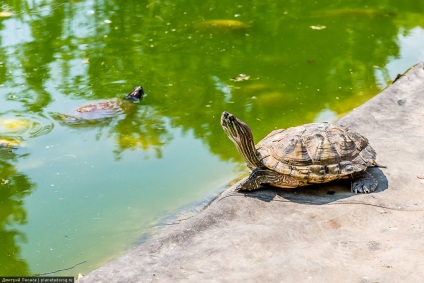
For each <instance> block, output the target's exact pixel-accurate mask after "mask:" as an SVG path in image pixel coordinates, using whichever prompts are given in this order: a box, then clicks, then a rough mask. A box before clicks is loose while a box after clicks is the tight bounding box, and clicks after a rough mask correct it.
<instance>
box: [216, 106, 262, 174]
mask: <svg viewBox="0 0 424 283" xmlns="http://www.w3.org/2000/svg"><path fill="white" fill-rule="evenodd" d="M221 126H222V128H223V129H224V132H225V133H226V134H227V136H228V138H229V139H230V140H231V141H232V142H233V143H234V144H235V146H236V147H237V150H238V151H239V153H240V155H241V156H242V157H243V159H244V161H245V162H246V163H247V166H249V168H251V169H254V168H256V167H259V166H262V165H263V164H262V162H261V161H260V159H259V158H258V153H257V150H256V148H255V143H254V141H253V135H252V131H251V130H250V128H249V126H247V125H246V124H245V123H244V122H243V121H241V120H239V119H237V117H236V116H234V115H233V114H231V113H228V112H225V111H224V112H223V113H222V115H221Z"/></svg>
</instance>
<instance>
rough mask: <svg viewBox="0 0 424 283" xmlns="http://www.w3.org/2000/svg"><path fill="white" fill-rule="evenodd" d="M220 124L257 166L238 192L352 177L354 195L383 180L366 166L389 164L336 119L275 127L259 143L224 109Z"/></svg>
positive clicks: (254, 166)
mask: <svg viewBox="0 0 424 283" xmlns="http://www.w3.org/2000/svg"><path fill="white" fill-rule="evenodd" d="M221 125H222V128H223V129H224V132H225V133H226V134H227V136H228V137H229V138H230V140H231V141H232V142H233V143H234V144H235V146H236V148H237V149H238V151H239V153H240V155H241V156H242V157H243V159H244V161H245V162H246V164H247V166H248V167H249V168H250V170H252V171H251V173H250V175H249V176H248V177H247V178H246V179H244V180H243V181H241V182H240V183H239V184H238V185H237V186H236V188H235V190H236V191H251V190H256V189H258V188H259V187H260V186H261V184H269V185H271V186H274V187H281V188H297V187H302V186H307V185H312V184H321V183H327V182H331V181H334V180H338V179H348V178H350V179H351V180H352V181H351V191H352V192H353V193H371V192H373V191H374V190H375V189H376V188H377V185H378V182H377V180H376V179H375V178H374V177H373V176H372V175H371V174H370V173H368V172H366V171H365V170H366V169H367V167H370V166H378V167H385V166H382V165H379V164H378V163H377V162H376V152H375V150H374V149H373V148H372V147H371V145H370V144H369V142H368V139H367V138H365V137H364V136H363V135H361V134H360V133H357V132H355V131H353V130H351V129H350V128H348V127H344V126H339V125H336V124H333V123H327V122H321V123H311V124H304V125H300V126H297V127H291V128H288V129H285V130H284V129H279V130H274V131H272V132H271V133H269V134H268V135H267V136H266V137H265V138H264V139H262V140H261V141H260V142H259V143H258V144H257V145H256V146H255V144H254V141H253V135H252V132H251V130H250V128H249V127H248V126H247V125H246V124H245V123H244V122H243V121H241V120H239V119H238V118H237V117H235V116H234V115H233V114H230V113H228V112H223V113H222V116H221Z"/></svg>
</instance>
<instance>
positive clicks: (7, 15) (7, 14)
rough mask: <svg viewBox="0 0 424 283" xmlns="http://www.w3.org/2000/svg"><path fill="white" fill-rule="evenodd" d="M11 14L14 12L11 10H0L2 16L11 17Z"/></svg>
mask: <svg viewBox="0 0 424 283" xmlns="http://www.w3.org/2000/svg"><path fill="white" fill-rule="evenodd" d="M11 16H13V13H12V12H9V11H1V12H0V18H9V17H11Z"/></svg>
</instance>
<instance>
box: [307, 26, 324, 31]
mask: <svg viewBox="0 0 424 283" xmlns="http://www.w3.org/2000/svg"><path fill="white" fill-rule="evenodd" d="M310 28H311V29H313V30H323V29H326V28H327V27H326V26H310Z"/></svg>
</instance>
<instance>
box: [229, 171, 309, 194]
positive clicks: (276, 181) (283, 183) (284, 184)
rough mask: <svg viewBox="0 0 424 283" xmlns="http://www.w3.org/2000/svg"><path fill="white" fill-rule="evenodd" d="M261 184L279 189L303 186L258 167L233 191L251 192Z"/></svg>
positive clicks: (294, 180)
mask: <svg viewBox="0 0 424 283" xmlns="http://www.w3.org/2000/svg"><path fill="white" fill-rule="evenodd" d="M261 184H270V185H272V186H276V187H280V188H297V187H300V186H304V185H305V184H303V183H302V182H301V181H300V180H297V179H296V178H294V177H292V176H290V175H284V174H281V173H278V172H275V171H272V170H270V169H268V168H265V167H258V168H256V169H255V170H253V171H252V173H250V176H249V177H248V178H247V179H246V180H245V181H243V182H242V183H240V184H239V185H238V186H237V188H236V189H235V190H236V191H253V190H256V189H257V188H259V186H260V185H261Z"/></svg>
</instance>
